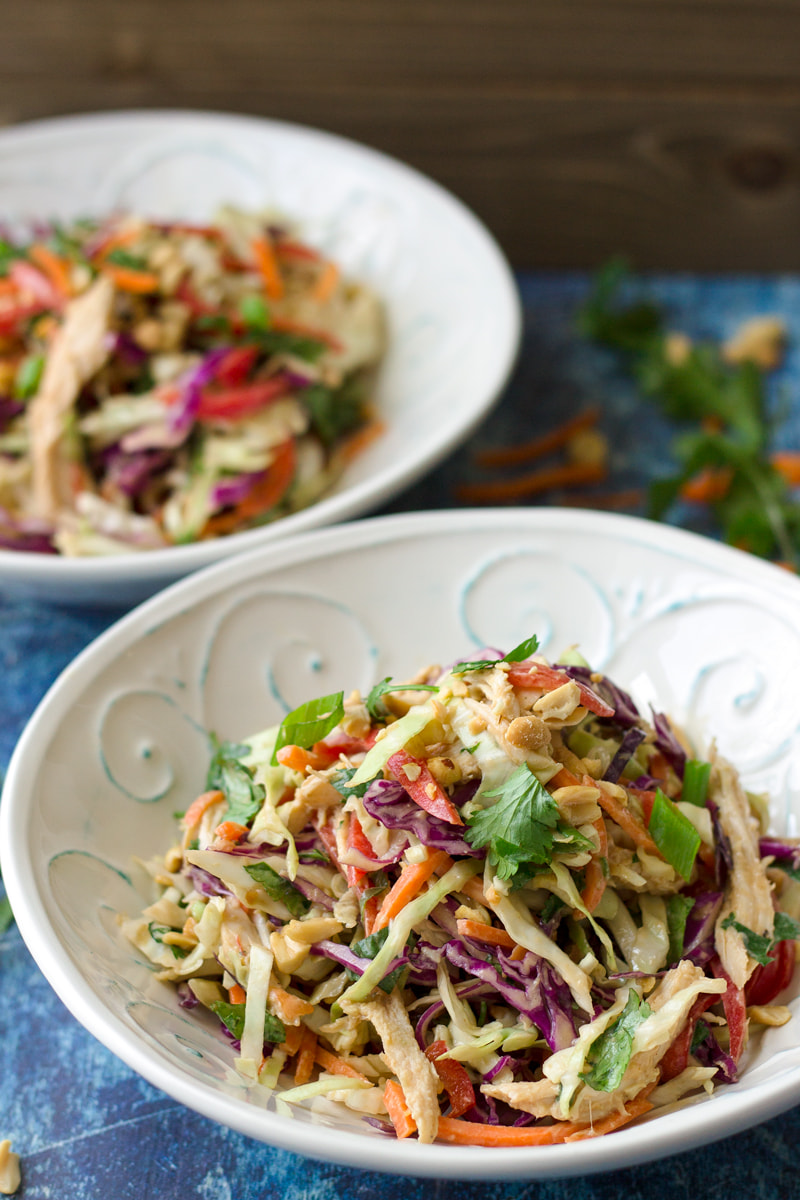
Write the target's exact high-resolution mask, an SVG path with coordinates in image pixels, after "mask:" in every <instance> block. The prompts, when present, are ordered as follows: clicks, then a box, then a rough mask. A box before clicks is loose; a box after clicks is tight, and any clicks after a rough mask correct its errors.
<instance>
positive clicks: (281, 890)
mask: <svg viewBox="0 0 800 1200" xmlns="http://www.w3.org/2000/svg"><path fill="white" fill-rule="evenodd" d="M245 871H247V874H248V875H249V876H250V877H251V878H252V879H255V881H256V883H260V884H261V886H262V887H263V889H264V891H265V892H266V893H267V895H268V896H271V897H272V899H273V900H279V901H280V902H281V904H284V905H285V906H286V908H288V910H289V912H290V913H291V914H292V916H293V917H302V916H304V915H305V914H306V913H307V912H308V910H309V909H310V908H311V901H310V900H309V899H308V898H307V897H306V896H304V895H303V893H302V892H301V891H300V889H299V888H296V887H295V886H294V884H293V883H291V882H290V880H288V879H284V878H283V876H282V875H279V874H278V872H277V871H275V870H274V869H273V868H272V867H271V866H270V865H269V863H264V862H259V863H250V864H248V866H246V867H245Z"/></svg>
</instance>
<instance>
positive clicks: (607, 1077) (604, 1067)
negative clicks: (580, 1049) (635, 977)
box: [581, 988, 652, 1092]
mask: <svg viewBox="0 0 800 1200" xmlns="http://www.w3.org/2000/svg"><path fill="white" fill-rule="evenodd" d="M651 1011H652V1010H651V1008H650V1005H649V1004H648V1003H647V1002H646V1001H645V1000H643V999H642V998H641V996H640V995H639V994H638V992H635V991H634V990H633V989H632V988H631V991H630V993H629V995H628V999H627V1001H626V1003H625V1007H624V1008H623V1010H622V1012H621V1013H620V1015H619V1016H618V1017H617V1018H616V1020H615V1021H613V1022H612V1023H611V1024H610V1025H609V1026H608V1028H607V1029H604V1030H603V1032H602V1033H601V1034H600V1036H599V1037H598V1038H596V1039H595V1041H594V1042H593V1043H592V1045H591V1047H590V1049H589V1053H588V1054H587V1056H586V1064H587V1066H588V1068H589V1069H588V1070H587V1071H583V1072H582V1073H581V1079H582V1080H583V1081H584V1083H588V1085H589V1087H592V1088H594V1089H595V1090H596V1091H598V1092H613V1091H615V1090H616V1089H617V1088H618V1087H619V1085H620V1084H621V1083H622V1077H623V1075H624V1074H625V1072H626V1070H627V1069H628V1064H629V1063H630V1061H631V1056H632V1054H633V1038H634V1034H635V1033H636V1030H637V1029H638V1028H639V1026H640V1025H641V1024H642V1022H643V1021H645V1020H646V1019H647V1018H648V1017H649V1016H650V1013H651Z"/></svg>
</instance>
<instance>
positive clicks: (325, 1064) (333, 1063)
mask: <svg viewBox="0 0 800 1200" xmlns="http://www.w3.org/2000/svg"><path fill="white" fill-rule="evenodd" d="M314 1057H315V1060H316V1061H317V1062H318V1063H319V1065H320V1066H321V1067H322V1068H323V1070H325V1071H328V1072H329V1073H330V1074H331V1075H347V1076H348V1078H350V1079H360V1080H362V1082H363V1083H369V1080H368V1079H367V1077H366V1075H364V1074H363V1073H362V1072H361V1071H359V1070H358V1068H357V1067H354V1066H352V1065H351V1064H350V1063H349V1062H348V1061H347V1059H346V1058H342V1057H341V1056H340V1055H338V1054H332V1053H331V1051H330V1050H326V1049H325V1048H324V1047H323V1046H319V1045H318V1046H317V1049H316V1052H315V1055H314Z"/></svg>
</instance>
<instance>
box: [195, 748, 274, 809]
mask: <svg viewBox="0 0 800 1200" xmlns="http://www.w3.org/2000/svg"><path fill="white" fill-rule="evenodd" d="M211 744H212V746H213V747H214V754H213V757H212V759H211V763H210V764H209V768H208V775H207V776H206V789H207V790H208V791H212V790H214V791H220V792H222V793H223V795H224V796H225V799H226V800H227V801H228V808H227V811H226V812H225V820H226V821H236V822H237V824H239V825H247V824H249V822H250V821H252V819H253V817H254V816H255V815H256V813H257V812H258V811H259V809H260V808H261V805H262V804H263V803H264V798H265V796H266V792H265V790H264V787H263V785H262V784H260V783H256V782H255V781H254V779H253V776H252V773H251V772H250V770H249V769H248V768H247V767H246V766H244V764H243V763H241V762H240V761H239V760H240V759H241V758H243V757H244V756H245V755H246V754H249V753H250V747H249V746H247V745H245V744H244V743H238V742H220V741H218V740H217V738H216V737H215V736H214V735H213V734H212V736H211Z"/></svg>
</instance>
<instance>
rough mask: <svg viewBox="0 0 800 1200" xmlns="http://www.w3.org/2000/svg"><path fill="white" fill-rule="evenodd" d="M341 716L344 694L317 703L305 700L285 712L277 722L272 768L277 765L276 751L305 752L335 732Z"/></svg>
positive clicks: (335, 693)
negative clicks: (291, 748) (295, 748)
mask: <svg viewBox="0 0 800 1200" xmlns="http://www.w3.org/2000/svg"><path fill="white" fill-rule="evenodd" d="M343 716H344V692H331V694H330V695H329V696H320V697H319V698H318V699H317V700H307V701H306V703H305V704H301V705H299V707H298V708H295V709H293V710H292V711H291V712H290V713H287V714H286V716H285V717H284V718H283V721H282V722H281V727H280V729H279V730H278V736H277V738H276V739H275V749H274V751H273V754H272V765H273V766H274V767H275V766H277V765H278V751H279V750H280V749H281V748H282V747H283V746H301V747H302V748H303V749H304V750H307V749H308V748H309V746H313V745H314V743H315V742H321V741H322V739H323V738H324V737H326V736H327V734H329V733H330V732H331V730H332V729H335V728H336V726H337V725H338V724H339V722H340V721H341V719H342V717H343Z"/></svg>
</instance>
